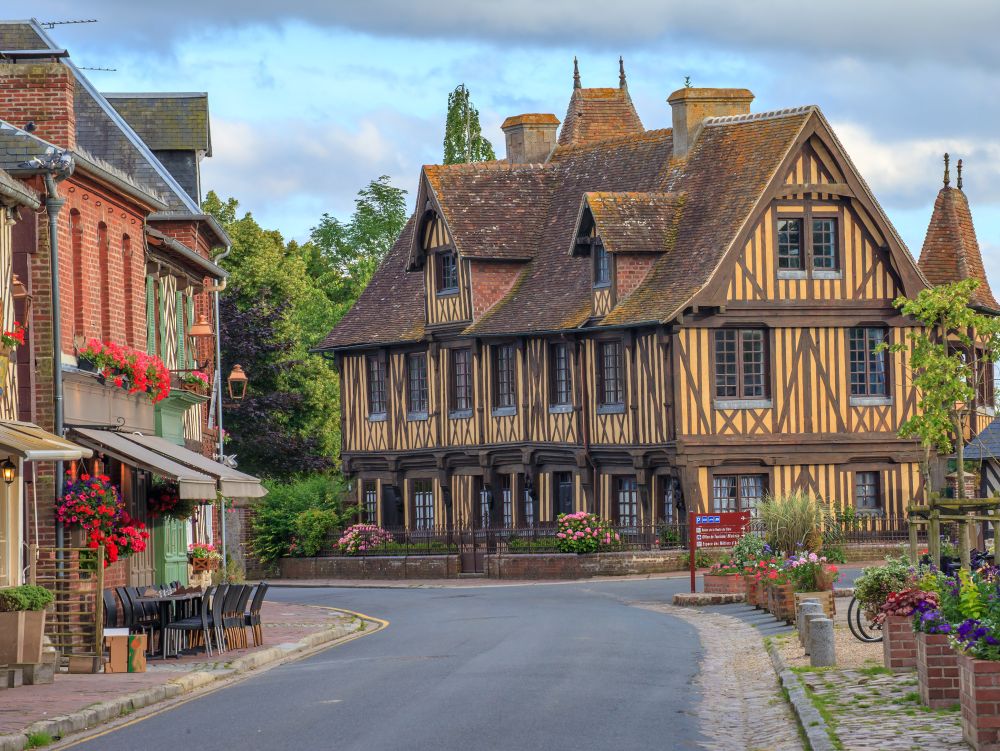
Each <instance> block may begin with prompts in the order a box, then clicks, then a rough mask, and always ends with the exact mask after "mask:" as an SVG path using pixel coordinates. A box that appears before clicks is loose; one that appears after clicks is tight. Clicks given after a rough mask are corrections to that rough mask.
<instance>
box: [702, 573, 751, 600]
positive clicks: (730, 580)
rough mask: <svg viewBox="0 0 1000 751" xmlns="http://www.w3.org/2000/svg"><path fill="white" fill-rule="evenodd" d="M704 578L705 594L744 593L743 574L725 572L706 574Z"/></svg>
mask: <svg viewBox="0 0 1000 751" xmlns="http://www.w3.org/2000/svg"><path fill="white" fill-rule="evenodd" d="M702 578H703V579H704V580H705V594H712V595H741V594H743V574H723V575H722V576H709V575H708V574H705V576H703V577H702Z"/></svg>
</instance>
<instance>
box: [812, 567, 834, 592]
mask: <svg viewBox="0 0 1000 751" xmlns="http://www.w3.org/2000/svg"><path fill="white" fill-rule="evenodd" d="M836 578H837V573H836V572H835V571H825V570H824V571H820V572H818V573H817V574H816V590H817V591H820V592H828V591H829V592H832V591H833V582H834V580H835V579H836Z"/></svg>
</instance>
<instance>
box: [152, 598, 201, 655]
mask: <svg viewBox="0 0 1000 751" xmlns="http://www.w3.org/2000/svg"><path fill="white" fill-rule="evenodd" d="M204 596H205V593H204V592H180V593H177V594H172V595H142V596H140V597H136V598H135V601H136V602H150V603H154V604H156V605H158V606H159V608H160V652H161V655H160V659H162V660H165V659H167V640H166V633H167V626H168V625H169V624H170V623H172V622H173V621H172V616H173V612H174V609H173V608H172V607H171V605H173V604H174V603H177V602H191V601H192V600H200V599H201V598H202V597H204ZM174 657H177V655H174Z"/></svg>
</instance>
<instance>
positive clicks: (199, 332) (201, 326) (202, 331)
mask: <svg viewBox="0 0 1000 751" xmlns="http://www.w3.org/2000/svg"><path fill="white" fill-rule="evenodd" d="M187 333H188V336H191V337H194V338H195V339H203V338H205V337H207V336H212V333H213V332H212V324H210V323H209V322H208V318H207V317H206V316H205V314H202V315H200V316H198V323H196V324H195V325H194V326H192V327H191V328H190V329H188V332H187Z"/></svg>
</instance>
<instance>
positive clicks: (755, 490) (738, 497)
mask: <svg viewBox="0 0 1000 751" xmlns="http://www.w3.org/2000/svg"><path fill="white" fill-rule="evenodd" d="M766 491H767V475H715V477H713V478H712V510H713V511H715V512H716V513H720V514H721V513H724V512H727V511H749V512H750V515H751V516H754V517H756V516H757V504H758V503H759V502H760V501H761V500H763V498H764V494H765V492H766Z"/></svg>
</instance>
